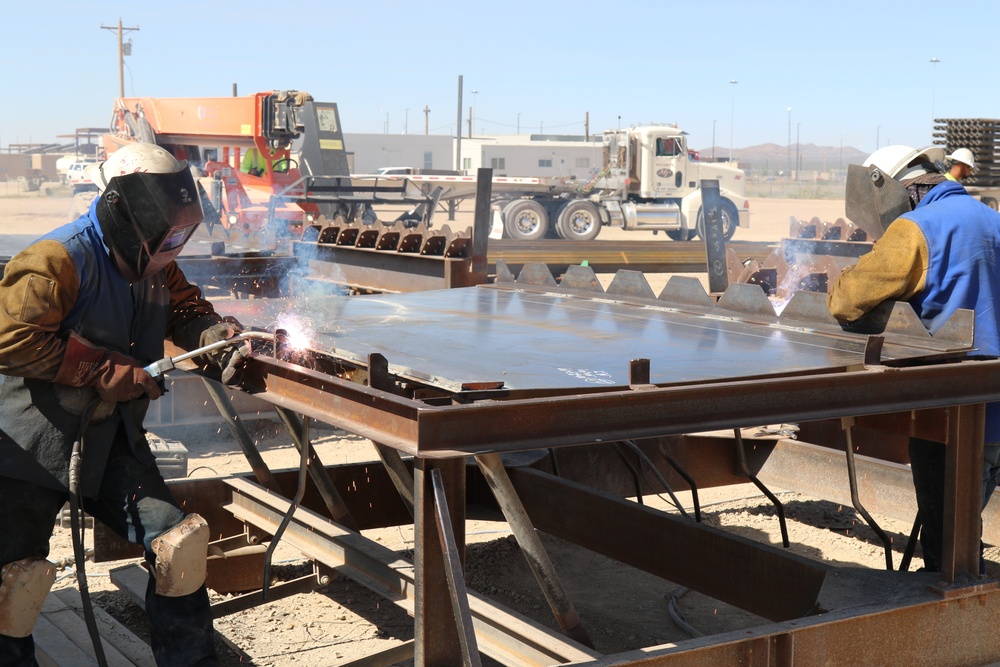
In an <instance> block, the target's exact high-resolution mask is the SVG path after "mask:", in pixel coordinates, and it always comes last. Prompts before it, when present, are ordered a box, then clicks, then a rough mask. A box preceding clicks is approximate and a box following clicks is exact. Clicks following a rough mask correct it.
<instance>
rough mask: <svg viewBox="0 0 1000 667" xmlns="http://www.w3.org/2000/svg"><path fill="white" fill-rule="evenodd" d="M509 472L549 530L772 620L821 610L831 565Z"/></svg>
mask: <svg viewBox="0 0 1000 667" xmlns="http://www.w3.org/2000/svg"><path fill="white" fill-rule="evenodd" d="M509 475H510V478H511V481H512V482H513V484H514V488H515V489H516V490H517V495H518V497H519V498H520V500H521V502H522V503H523V505H524V508H525V509H526V510H527V512H528V515H529V516H530V517H531V521H532V523H533V524H534V525H535V526H536V527H537V528H538V529H539V530H542V531H545V532H546V533H549V534H550V535H554V536H556V537H560V538H562V539H564V540H567V541H569V542H572V543H573V544H578V545H580V546H583V547H586V548H588V549H590V550H592V551H596V552H597V553H600V554H604V555H605V556H608V557H609V558H614V559H615V560H618V561H620V562H622V563H626V564H628V565H631V566H633V567H636V568H639V569H641V570H644V571H646V572H650V573H651V574H655V575H657V576H659V577H663V578H664V579H667V580H669V581H672V582H675V583H677V584H680V585H682V586H686V587H688V588H692V589H694V590H697V591H699V592H701V593H704V594H706V595H708V596H710V597H713V598H715V599H717V600H722V601H724V602H727V603H729V604H732V605H734V606H737V607H740V608H741V609H746V610H748V611H751V612H753V613H754V614H756V615H758V616H763V617H764V618H770V619H771V620H788V619H792V618H799V617H801V616H805V615H807V614H809V613H810V612H812V611H813V610H814V609H815V607H816V603H817V598H818V596H819V591H820V588H821V586H822V585H823V580H824V578H825V577H826V575H827V572H828V571H829V567H828V566H825V565H822V564H820V563H816V562H815V561H811V560H809V559H807V558H804V557H801V556H796V555H794V554H790V553H788V552H784V551H782V550H780V549H777V548H775V547H770V546H767V545H764V544H759V543H757V542H753V541H751V540H748V539H745V538H742V537H739V536H736V535H730V534H726V533H724V532H723V531H720V530H717V529H714V528H711V527H709V526H705V525H702V524H699V523H695V522H694V521H692V520H690V519H685V518H683V517H680V516H675V515H672V514H667V513H665V512H662V511H658V510H655V509H651V508H649V507H645V506H643V505H639V504H637V503H633V502H629V501H625V500H622V499H619V498H616V497H614V496H611V495H610V494H606V493H602V492H600V491H595V490H593V489H588V488H587V487H584V486H581V485H579V484H575V483H573V482H568V481H565V480H562V479H559V478H557V477H553V476H551V475H547V474H545V473H542V472H538V471H537V470H531V469H524V468H515V469H512V470H510V471H509ZM774 591H781V595H774V594H773V593H774Z"/></svg>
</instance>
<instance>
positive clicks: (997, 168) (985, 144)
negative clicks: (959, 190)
mask: <svg viewBox="0 0 1000 667" xmlns="http://www.w3.org/2000/svg"><path fill="white" fill-rule="evenodd" d="M933 137H934V145H935V146H943V147H944V149H945V150H946V151H947V152H948V154H949V155H950V154H951V153H952V151H954V150H955V149H957V148H968V149H969V150H970V151H972V155H973V157H974V158H975V160H976V170H975V171H974V172H973V174H972V176H970V177H969V178H968V179H966V180H965V181H963V182H964V183H965V184H966V185H974V186H980V187H997V186H1000V120H996V119H991V118H936V119H935V120H934V133H933Z"/></svg>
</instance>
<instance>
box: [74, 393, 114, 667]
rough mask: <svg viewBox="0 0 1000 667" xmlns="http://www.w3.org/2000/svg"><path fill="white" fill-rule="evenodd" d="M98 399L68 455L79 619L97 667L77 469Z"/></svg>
mask: <svg viewBox="0 0 1000 667" xmlns="http://www.w3.org/2000/svg"><path fill="white" fill-rule="evenodd" d="M100 403H101V399H100V398H99V397H98V398H95V399H94V400H93V401H91V402H90V404H88V405H87V409H86V410H84V411H83V416H82V417H81V418H80V431H79V433H78V434H77V436H76V440H75V441H74V442H73V451H72V453H71V454H70V457H69V507H70V510H69V511H70V515H69V522H70V532H71V534H72V536H73V557H74V558H75V559H76V582H77V585H78V586H79V588H80V601H81V602H82V604H83V620H84V622H85V623H86V624H87V632H88V633H89V634H90V641H91V642H92V643H93V645H94V658H95V659H96V660H97V664H98V665H99V666H100V667H108V660H107V658H106V657H105V656H104V645H103V644H102V643H101V634H100V632H99V631H98V630H97V620H96V619H95V618H94V606H93V604H92V603H91V601H90V588H89V587H88V586H87V572H86V565H85V563H86V562H87V552H86V548H85V547H84V531H85V529H86V524H85V523H84V524H83V525H81V521H80V493H79V489H80V469H81V468H82V466H83V437H84V435H85V434H86V432H87V428H89V427H90V417H91V415H93V414H94V410H96V409H97V406H98V405H100Z"/></svg>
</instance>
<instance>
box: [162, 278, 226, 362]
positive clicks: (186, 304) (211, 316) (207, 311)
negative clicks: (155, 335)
mask: <svg viewBox="0 0 1000 667" xmlns="http://www.w3.org/2000/svg"><path fill="white" fill-rule="evenodd" d="M164 272H165V273H166V280H167V287H168V288H169V290H170V316H169V319H168V320H167V338H169V339H170V340H171V341H173V343H174V344H175V345H177V346H178V347H180V348H181V349H184V350H193V349H195V348H196V347H198V345H199V341H200V339H201V332H202V331H204V330H205V329H208V328H209V327H211V326H213V325H216V324H218V323H219V322H221V321H222V318H221V317H219V316H218V315H217V314H216V312H215V308H213V307H212V304H211V303H210V302H208V301H206V300H205V299H204V298H202V295H201V290H200V289H199V288H198V287H197V285H192V284H191V283H189V282H188V279H187V278H186V277H185V276H184V272H183V271H181V269H180V267H179V266H177V262H171V263H170V264H168V265H167V268H166V269H164Z"/></svg>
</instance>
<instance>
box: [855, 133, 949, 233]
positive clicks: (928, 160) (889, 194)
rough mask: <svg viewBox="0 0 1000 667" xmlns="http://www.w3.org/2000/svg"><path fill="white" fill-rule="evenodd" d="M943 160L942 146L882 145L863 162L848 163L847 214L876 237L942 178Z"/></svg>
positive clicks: (914, 205)
mask: <svg viewBox="0 0 1000 667" xmlns="http://www.w3.org/2000/svg"><path fill="white" fill-rule="evenodd" d="M943 160H944V149H943V148H937V147H930V148H923V149H917V148H912V147H910V146H886V147H884V148H880V149H878V150H877V151H875V152H874V153H872V154H871V155H869V156H868V158H867V159H866V160H865V161H864V163H863V164H860V165H856V164H852V165H848V167H847V187H846V191H845V194H844V205H845V210H846V213H847V217H848V218H849V219H850V220H851V222H853V223H854V224H856V225H858V226H859V227H861V228H862V229H864V230H865V231H866V232H867V233H868V236H869V238H871V239H873V240H874V239H878V238H879V237H881V236H882V234H883V233H884V232H885V230H886V228H887V227H888V226H889V224H890V223H891V222H892V221H893V220H895V219H896V218H898V217H899V216H900V215H902V214H904V213H907V212H908V211H912V210H913V209H914V207H916V205H917V204H918V203H920V200H921V199H922V198H923V196H924V195H925V194H927V192H928V191H929V190H930V189H931V188H933V187H934V186H935V185H937V184H938V183H940V182H941V181H943V180H944V176H943V175H942V174H941V169H942V168H941V166H940V165H941V163H942V161H943Z"/></svg>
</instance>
